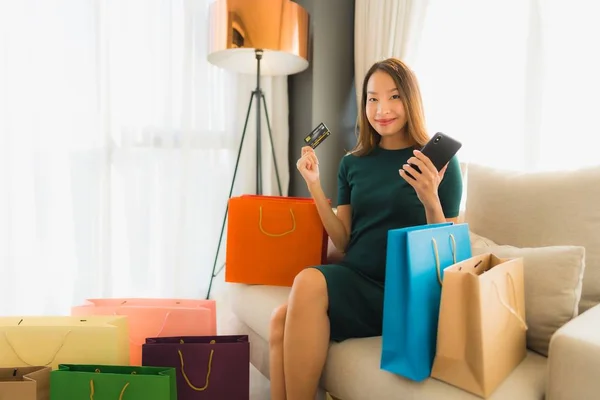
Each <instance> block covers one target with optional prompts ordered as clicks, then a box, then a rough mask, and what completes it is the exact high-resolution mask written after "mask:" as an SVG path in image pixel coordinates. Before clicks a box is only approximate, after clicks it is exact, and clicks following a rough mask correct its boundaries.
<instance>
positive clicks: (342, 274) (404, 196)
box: [316, 148, 463, 341]
mask: <svg viewBox="0 0 600 400" xmlns="http://www.w3.org/2000/svg"><path fill="white" fill-rule="evenodd" d="M412 151H413V149H412V148H407V149H402V150H385V149H381V148H376V149H375V150H374V151H373V152H372V153H370V154H369V155H366V156H363V157H356V156H354V155H351V154H349V155H346V156H345V157H344V158H342V161H341V162H340V167H339V173H338V206H340V205H346V204H350V205H351V207H352V232H351V234H350V243H349V245H348V248H347V252H346V256H345V257H344V259H343V261H342V262H341V264H340V265H326V266H317V267H316V268H317V269H319V270H320V271H321V272H322V273H323V274H324V276H325V279H326V281H327V288H328V289H327V290H328V294H329V318H330V321H331V339H332V340H335V341H341V340H344V339H347V338H352V337H368V336H379V335H381V323H382V315H383V282H384V281H385V262H386V250H387V232H388V231H389V230H390V229H398V228H403V227H407V226H416V225H425V224H426V223H427V219H426V216H425V209H424V207H423V204H422V203H421V201H420V200H419V198H418V197H417V194H416V192H415V190H414V189H413V187H412V186H410V185H409V184H408V183H407V182H405V181H404V179H402V177H401V176H400V175H399V173H398V171H399V170H400V169H401V168H402V165H404V164H406V162H407V160H408V159H409V158H410V157H411V156H412V155H413V153H412ZM462 189H463V185H462V176H461V172H460V165H459V163H458V160H457V159H456V157H454V158H453V159H452V160H451V161H450V163H449V165H448V168H447V170H446V173H445V175H444V179H443V181H442V183H441V184H440V187H439V189H438V194H439V197H440V202H441V204H442V208H443V210H444V215H445V216H446V218H454V217H457V216H458V213H459V209H460V200H461V197H462ZM348 269H349V270H350V271H347V270H348Z"/></svg>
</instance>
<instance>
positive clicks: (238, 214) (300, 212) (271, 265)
mask: <svg viewBox="0 0 600 400" xmlns="http://www.w3.org/2000/svg"><path fill="white" fill-rule="evenodd" d="M327 239H328V238H327V233H326V232H325V229H324V228H323V224H322V223H321V218H320V217H319V214H318V212H317V207H316V205H315V203H314V201H313V200H312V199H309V198H295V197H276V196H254V195H244V196H240V197H232V198H231V199H229V219H228V223H227V251H226V262H225V264H226V268H225V281H226V282H235V283H246V284H258V285H274V286H291V285H292V283H293V281H294V278H295V277H296V275H297V274H298V273H299V272H300V271H302V270H303V269H304V268H306V267H310V266H313V265H320V264H323V263H324V262H325V259H326V256H327Z"/></svg>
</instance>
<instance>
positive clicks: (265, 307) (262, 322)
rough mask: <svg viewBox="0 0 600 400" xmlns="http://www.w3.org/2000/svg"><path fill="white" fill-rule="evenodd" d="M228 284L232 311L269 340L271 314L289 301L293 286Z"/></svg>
mask: <svg viewBox="0 0 600 400" xmlns="http://www.w3.org/2000/svg"><path fill="white" fill-rule="evenodd" d="M227 286H228V292H229V295H230V296H231V309H232V311H233V312H234V313H235V315H236V316H237V317H238V318H239V320H240V321H242V322H243V323H245V324H246V325H248V326H249V327H250V329H252V330H253V331H254V332H256V333H258V334H259V335H260V336H261V337H262V338H263V339H265V340H267V341H268V340H269V322H270V320H271V314H272V313H273V310H275V309H276V308H277V307H279V306H280V305H282V304H284V303H285V302H287V299H288V296H289V294H290V290H291V288H289V287H282V286H264V285H244V284H240V283H228V284H227Z"/></svg>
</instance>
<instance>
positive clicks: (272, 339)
mask: <svg viewBox="0 0 600 400" xmlns="http://www.w3.org/2000/svg"><path fill="white" fill-rule="evenodd" d="M286 315H287V303H286V304H282V305H280V306H279V307H277V308H276V309H275V310H274V311H273V314H271V324H270V327H269V343H270V344H271V345H278V344H281V343H283V333H284V331H285V318H286Z"/></svg>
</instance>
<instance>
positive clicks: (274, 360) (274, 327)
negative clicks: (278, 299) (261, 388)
mask: <svg viewBox="0 0 600 400" xmlns="http://www.w3.org/2000/svg"><path fill="white" fill-rule="evenodd" d="M286 313H287V304H283V305H281V306H279V307H277V308H276V309H275V311H274V312H273V315H272V316H271V326H270V332H269V350H270V351H269V369H270V372H269V376H270V380H271V400H286V395H285V376H284V374H283V333H284V329H285V319H286V318H285V316H286Z"/></svg>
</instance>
